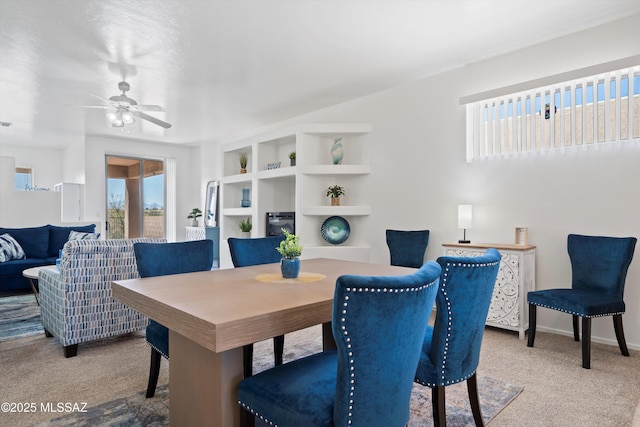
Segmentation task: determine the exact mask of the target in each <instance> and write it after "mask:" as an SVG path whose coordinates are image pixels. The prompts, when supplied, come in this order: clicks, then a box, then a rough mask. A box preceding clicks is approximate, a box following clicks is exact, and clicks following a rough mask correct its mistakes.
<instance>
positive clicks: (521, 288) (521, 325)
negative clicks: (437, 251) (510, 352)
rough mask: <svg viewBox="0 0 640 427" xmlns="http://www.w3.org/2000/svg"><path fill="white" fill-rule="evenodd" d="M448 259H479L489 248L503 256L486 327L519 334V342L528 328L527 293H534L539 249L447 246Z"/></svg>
mask: <svg viewBox="0 0 640 427" xmlns="http://www.w3.org/2000/svg"><path fill="white" fill-rule="evenodd" d="M442 246H443V247H444V254H445V255H447V256H467V257H468V256H472V257H475V256H480V255H482V254H484V253H485V251H486V250H487V249H488V248H495V249H497V250H498V251H499V252H500V254H501V255H502V259H501V260H500V269H499V271H498V277H497V279H496V285H495V288H494V289H493V297H492V298H491V306H490V307H489V315H488V316H487V325H489V326H495V327H498V328H503V329H509V330H512V331H518V335H519V338H520V339H524V334H525V332H526V331H527V329H529V310H528V308H527V292H529V291H533V290H535V287H536V277H535V270H536V269H535V262H536V247H535V246H530V245H509V244H488V243H477V244H473V243H471V244H465V243H445V244H443V245H442Z"/></svg>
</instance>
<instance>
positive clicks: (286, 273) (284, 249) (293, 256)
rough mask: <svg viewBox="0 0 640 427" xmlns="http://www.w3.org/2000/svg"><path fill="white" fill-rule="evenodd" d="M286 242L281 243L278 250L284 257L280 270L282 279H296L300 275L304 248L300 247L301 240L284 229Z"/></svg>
mask: <svg viewBox="0 0 640 427" xmlns="http://www.w3.org/2000/svg"><path fill="white" fill-rule="evenodd" d="M282 232H283V233H284V236H285V237H284V240H283V241H282V242H280V246H278V247H277V248H276V250H277V251H278V252H279V253H280V255H282V259H281V260H280V270H281V271H282V277H284V278H286V279H295V278H296V277H298V275H299V274H300V255H302V246H300V238H299V237H298V236H296V235H295V234H291V233H289V232H288V231H287V230H285V229H284V228H283V229H282Z"/></svg>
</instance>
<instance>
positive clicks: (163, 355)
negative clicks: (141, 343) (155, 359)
mask: <svg viewBox="0 0 640 427" xmlns="http://www.w3.org/2000/svg"><path fill="white" fill-rule="evenodd" d="M147 344H149V347H151V348H153V349H154V350H155V351H157V352H158V353H160V354H161V355H162V357H164V358H165V359H167V360H169V356H168V355H166V354H164V352H163V351H161V350H160V349H159V348H158V347H156V346H155V345H153V344H151V343H150V342H149V341H147Z"/></svg>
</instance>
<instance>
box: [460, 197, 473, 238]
mask: <svg viewBox="0 0 640 427" xmlns="http://www.w3.org/2000/svg"><path fill="white" fill-rule="evenodd" d="M458 228H462V229H463V230H464V231H463V237H462V240H458V243H471V240H467V229H470V228H471V205H458Z"/></svg>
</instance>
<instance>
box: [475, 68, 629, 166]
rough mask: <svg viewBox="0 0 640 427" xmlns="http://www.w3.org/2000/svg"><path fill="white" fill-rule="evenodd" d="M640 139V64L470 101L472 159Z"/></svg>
mask: <svg viewBox="0 0 640 427" xmlns="http://www.w3.org/2000/svg"><path fill="white" fill-rule="evenodd" d="M623 140H627V141H635V142H638V141H640V66H633V67H627V68H624V69H619V70H615V71H611V72H606V73H600V74H597V75H593V76H589V77H585V78H580V79H576V80H572V81H566V82H561V83H557V84H552V85H548V86H544V87H539V88H535V89H530V90H524V91H521V92H517V93H512V94H507V95H501V96H497V97H493V98H489V99H484V100H480V101H475V102H470V103H468V104H467V161H469V162H470V161H472V159H478V158H491V157H496V156H500V157H504V156H512V155H517V154H520V153H531V152H544V151H547V150H564V149H566V148H570V147H580V146H597V145H600V144H606V143H612V142H617V141H623Z"/></svg>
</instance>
